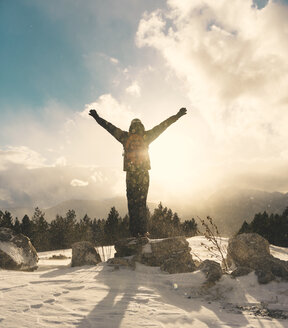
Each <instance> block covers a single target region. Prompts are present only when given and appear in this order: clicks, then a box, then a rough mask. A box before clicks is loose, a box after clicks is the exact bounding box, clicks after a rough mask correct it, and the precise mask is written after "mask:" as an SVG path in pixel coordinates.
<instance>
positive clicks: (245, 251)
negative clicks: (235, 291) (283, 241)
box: [227, 233, 288, 284]
mask: <svg viewBox="0 0 288 328" xmlns="http://www.w3.org/2000/svg"><path fill="white" fill-rule="evenodd" d="M227 262H228V265H229V266H230V267H234V268H235V267H236V269H235V270H234V271H233V272H232V277H237V276H240V275H243V274H245V273H247V274H248V273H249V272H251V271H255V274H256V275H257V277H258V282H259V283H261V284H264V283H268V282H270V281H272V280H274V279H276V278H277V277H278V278H281V279H284V280H288V261H282V260H280V259H278V258H275V257H274V256H272V255H271V254H270V249H269V243H268V241H267V240H266V239H264V238H263V237H261V236H260V235H258V234H256V233H243V234H240V235H237V236H235V237H233V238H231V239H230V240H229V242H228V248H227Z"/></svg>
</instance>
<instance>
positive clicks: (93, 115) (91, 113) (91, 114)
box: [89, 109, 99, 118]
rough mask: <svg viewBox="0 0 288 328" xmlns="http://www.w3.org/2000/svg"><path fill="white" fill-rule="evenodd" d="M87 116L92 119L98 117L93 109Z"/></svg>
mask: <svg viewBox="0 0 288 328" xmlns="http://www.w3.org/2000/svg"><path fill="white" fill-rule="evenodd" d="M89 115H90V116H92V117H94V118H96V117H99V115H98V114H97V112H96V110H95V109H91V110H90V112H89Z"/></svg>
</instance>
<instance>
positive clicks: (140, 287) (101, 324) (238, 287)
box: [0, 236, 288, 328]
mask: <svg viewBox="0 0 288 328" xmlns="http://www.w3.org/2000/svg"><path fill="white" fill-rule="evenodd" d="M188 241H189V244H190V247H191V248H192V252H193V253H196V254H197V255H198V256H199V257H200V258H201V259H202V260H203V259H206V258H209V259H211V257H210V254H209V252H208V251H207V249H205V247H203V246H201V242H202V243H207V241H206V240H205V238H204V237H201V236H197V237H192V238H189V239H188ZM223 242H224V243H225V242H226V243H227V240H223ZM271 251H272V254H273V255H274V256H277V257H279V258H282V259H285V260H288V250H287V249H285V248H279V247H275V246H271ZM104 252H106V254H105V256H106V257H109V256H111V257H112V256H113V252H114V249H112V248H111V247H110V248H105V249H104ZM59 254H62V255H65V256H67V257H71V250H58V251H51V252H42V253H39V257H40V261H39V269H38V270H37V271H34V272H19V271H7V270H0V327H1V328H14V327H21V328H22V327H23V328H26V327H27V328H28V327H29V328H34V327H35V328H38V327H59V328H60V327H81V328H88V327H89V328H90V327H91V328H92V327H93V328H118V327H121V328H126V327H127V328H129V327H131V328H132V327H133V328H135V327H165V328H166V327H168V328H170V327H171V328H172V327H173V328H174V327H181V328H182V327H195V328H196V327H197V328H201V327H205V328H207V327H211V328H212V327H213V328H214V327H216V328H220V327H221V328H222V327H249V328H258V327H259V328H260V327H261V328H266V327H267V328H268V327H269V328H270V327H275V328H276V327H277V328H278V327H279V328H280V327H281V328H283V327H288V320H283V319H272V318H270V317H263V316H257V315H255V314H253V313H251V311H250V312H249V311H240V310H239V307H244V306H246V307H261V306H265V308H269V309H272V310H273V309H274V310H275V309H279V310H283V311H288V283H287V282H272V283H269V284H267V285H259V284H258V283H257V279H256V276H255V275H254V273H251V274H249V275H248V276H245V277H240V278H238V279H231V278H230V277H229V276H223V277H222V279H221V280H220V281H219V282H218V283H217V284H216V285H215V286H214V287H211V288H210V289H208V290H206V289H203V288H201V284H202V283H203V282H204V281H205V278H204V275H203V274H202V273H201V272H199V271H196V272H193V273H183V274H173V275H170V274H166V273H163V272H161V271H160V269H159V268H157V267H156V268H153V267H147V266H144V265H141V264H137V266H136V270H135V271H132V270H130V269H126V268H120V270H115V269H114V267H110V266H109V265H107V263H101V264H100V265H98V266H96V267H93V266H85V267H74V268H71V267H70V266H69V264H70V261H71V259H70V258H68V259H62V260H55V259H50V258H51V257H52V256H53V255H59ZM100 254H101V251H100ZM193 257H194V256H193ZM194 258H195V257H194ZM212 259H213V258H212Z"/></svg>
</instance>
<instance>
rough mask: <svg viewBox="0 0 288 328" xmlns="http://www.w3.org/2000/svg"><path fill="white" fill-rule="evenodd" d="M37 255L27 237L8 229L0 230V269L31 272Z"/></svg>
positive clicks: (35, 263)
mask: <svg viewBox="0 0 288 328" xmlns="http://www.w3.org/2000/svg"><path fill="white" fill-rule="evenodd" d="M37 262H38V255H37V252H36V250H35V248H34V247H33V245H32V244H31V241H30V239H29V238H28V237H26V236H24V235H22V234H21V233H20V234H17V233H16V232H14V231H13V230H11V229H9V228H0V267H1V268H2V269H6V270H21V271H33V270H36V269H37Z"/></svg>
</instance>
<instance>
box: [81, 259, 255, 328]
mask: <svg viewBox="0 0 288 328" xmlns="http://www.w3.org/2000/svg"><path fill="white" fill-rule="evenodd" d="M142 268H144V267H142ZM149 270H150V268H149ZM157 270H158V271H157ZM95 279H96V280H97V282H100V283H104V284H105V285H106V286H107V287H108V293H107V295H106V296H105V297H104V298H103V299H102V300H101V301H100V302H98V303H97V305H96V306H95V308H94V309H93V310H92V311H91V312H90V313H89V314H88V315H87V316H86V317H85V318H83V319H82V320H81V321H80V322H79V324H78V325H77V327H78V328H92V327H93V328H94V327H97V328H104V327H105V328H106V327H109V328H119V327H121V322H122V320H123V318H124V317H125V318H126V319H127V320H128V326H129V327H130V326H131V327H140V326H142V327H147V326H150V323H151V324H152V325H153V322H154V323H155V320H156V322H157V323H158V324H160V323H161V324H165V322H169V323H170V324H171V323H172V322H173V320H174V321H175V320H176V321H175V327H178V326H179V323H180V322H181V320H182V319H183V318H185V316H186V315H187V316H189V314H190V313H192V312H199V311H200V310H201V309H202V308H206V309H207V310H209V311H211V312H214V313H215V315H216V316H217V317H218V319H219V321H220V323H219V324H217V322H215V320H213V319H212V320H211V318H210V317H211V316H207V317H205V316H201V320H202V321H203V322H205V323H206V325H207V326H208V327H211V328H212V327H213V328H221V327H223V324H228V325H229V324H233V326H234V325H235V326H237V327H246V326H247V324H248V323H249V322H248V321H247V319H246V318H245V316H244V315H243V314H238V315H236V316H235V317H234V318H231V314H229V313H227V312H225V311H222V309H221V306H220V304H219V302H213V303H211V302H208V301H205V300H203V298H201V297H199V298H193V299H189V298H188V297H185V296H184V295H178V294H177V293H175V291H174V290H173V288H172V286H171V283H170V280H169V275H167V274H165V273H160V271H159V269H157V268H155V271H153V272H151V271H147V273H145V271H144V272H142V270H141V269H140V271H139V270H136V271H130V270H129V269H120V270H117V271H114V270H113V269H112V268H109V267H108V266H107V265H104V266H103V270H102V271H100V272H99V273H98V275H97V276H96V277H95ZM130 303H131V304H130ZM148 303H149V305H148ZM146 304H147V307H145V305H146ZM163 304H164V307H165V309H163V311H162V308H163ZM129 305H130V306H129ZM170 305H171V306H173V307H174V309H169V306H170ZM175 308H176V309H177V308H179V309H180V310H184V311H185V312H186V314H185V313H183V311H179V312H178V311H176V313H175ZM155 309H156V310H155ZM157 309H158V310H157ZM171 311H174V312H173V313H172V312H171ZM153 316H154V318H153ZM161 319H163V320H161ZM133 320H134V321H133ZM167 320H169V321H167ZM177 320H178V321H177ZM184 320H185V319H184ZM193 320H194V319H193V318H192V319H191V317H189V321H190V324H192V322H193ZM198 320H199V319H198ZM133 322H134V323H133ZM128 326H127V323H125V327H128ZM122 327H124V326H122Z"/></svg>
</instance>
